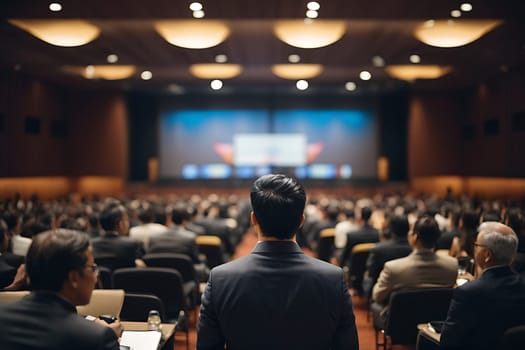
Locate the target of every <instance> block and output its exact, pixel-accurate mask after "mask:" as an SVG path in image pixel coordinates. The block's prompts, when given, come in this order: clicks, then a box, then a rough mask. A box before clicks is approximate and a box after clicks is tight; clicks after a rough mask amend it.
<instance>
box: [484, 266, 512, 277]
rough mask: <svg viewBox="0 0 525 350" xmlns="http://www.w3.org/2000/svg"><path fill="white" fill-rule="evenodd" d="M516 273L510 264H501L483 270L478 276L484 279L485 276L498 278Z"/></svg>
mask: <svg viewBox="0 0 525 350" xmlns="http://www.w3.org/2000/svg"><path fill="white" fill-rule="evenodd" d="M514 274H516V273H515V272H514V271H512V269H511V268H510V266H508V265H501V266H492V267H489V268H487V269H485V270H484V271H483V273H482V274H481V276H480V278H483V279H486V278H499V277H504V276H511V275H514Z"/></svg>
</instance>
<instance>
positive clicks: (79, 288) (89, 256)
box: [26, 229, 97, 305]
mask: <svg viewBox="0 0 525 350" xmlns="http://www.w3.org/2000/svg"><path fill="white" fill-rule="evenodd" d="M94 266H95V264H94V258H93V253H92V251H91V247H90V245H89V236H88V235H87V234H85V233H82V232H78V231H73V230H65V229H57V230H52V231H46V232H43V233H41V234H39V235H37V236H36V237H35V238H33V241H32V243H31V246H30V247H29V250H28V252H27V257H26V271H27V274H28V276H29V281H30V286H31V289H32V290H37V291H38V290H43V291H51V292H58V293H60V294H61V295H62V296H64V297H65V298H66V299H68V300H69V301H70V302H71V303H72V304H73V305H84V304H87V303H89V300H90V298H91V292H92V291H93V288H94V287H95V284H96V281H97V274H96V272H95V271H94Z"/></svg>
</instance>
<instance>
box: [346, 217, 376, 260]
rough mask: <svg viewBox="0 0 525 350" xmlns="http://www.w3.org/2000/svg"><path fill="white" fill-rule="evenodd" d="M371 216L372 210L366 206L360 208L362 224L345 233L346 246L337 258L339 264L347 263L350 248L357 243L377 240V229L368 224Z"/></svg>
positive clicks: (350, 252) (350, 251)
mask: <svg viewBox="0 0 525 350" xmlns="http://www.w3.org/2000/svg"><path fill="white" fill-rule="evenodd" d="M371 216H372V210H371V209H370V208H368V207H364V208H362V209H361V222H362V226H361V227H360V228H359V229H357V230H355V231H350V232H348V233H347V235H346V236H347V238H346V246H345V248H344V249H343V253H342V254H341V258H340V259H339V266H345V265H346V264H348V260H349V259H350V254H352V248H353V247H354V246H355V245H357V244H359V243H376V242H379V231H377V230H376V229H375V228H374V227H372V225H370V223H369V221H370V217H371Z"/></svg>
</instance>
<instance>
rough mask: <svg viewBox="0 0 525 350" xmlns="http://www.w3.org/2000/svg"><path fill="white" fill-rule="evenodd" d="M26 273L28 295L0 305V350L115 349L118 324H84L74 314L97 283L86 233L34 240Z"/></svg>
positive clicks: (45, 235)
mask: <svg viewBox="0 0 525 350" xmlns="http://www.w3.org/2000/svg"><path fill="white" fill-rule="evenodd" d="M26 271H27V275H28V277H29V281H30V286H31V290H32V292H31V294H29V295H28V296H26V297H24V298H22V299H21V300H19V301H17V302H14V303H6V304H1V305H0V325H1V329H2V336H1V337H0V349H2V350H12V349H13V350H14V349H24V350H30V349H31V350H32V349H39V350H45V349H49V350H50V349H53V350H66V349H77V350H80V349H82V350H99V349H100V350H102V349H104V350H105V349H108V350H109V349H112V350H118V349H119V345H118V341H117V334H120V332H121V325H120V322H118V321H116V322H114V323H112V324H111V325H108V324H106V323H105V322H104V321H101V320H97V321H95V322H90V321H88V320H86V319H84V318H83V317H81V316H79V315H77V313H76V308H75V306H77V305H85V304H88V303H89V300H90V299H91V293H92V292H93V288H94V287H95V284H96V282H97V266H96V265H95V263H94V258H93V252H92V250H91V246H90V245H89V236H88V235H87V234H84V233H81V232H76V231H71V230H62V229H60V230H53V231H47V232H44V233H41V234H39V235H37V236H35V237H34V238H33V242H32V244H31V247H30V248H29V251H28V253H27V257H26Z"/></svg>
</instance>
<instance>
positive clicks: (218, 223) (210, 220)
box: [193, 203, 235, 256]
mask: <svg viewBox="0 0 525 350" xmlns="http://www.w3.org/2000/svg"><path fill="white" fill-rule="evenodd" d="M219 211H220V207H219V204H218V203H212V204H210V206H209V207H208V208H207V209H206V210H205V212H204V214H205V216H201V217H197V218H196V219H195V220H194V221H193V222H194V224H196V225H199V226H202V227H204V229H205V230H206V234H207V235H212V236H217V237H219V238H220V239H221V241H222V246H223V248H224V250H225V252H226V253H227V254H228V256H230V255H232V254H233V253H234V251H235V245H234V243H233V239H232V234H231V231H232V230H231V228H230V227H229V226H228V224H227V222H226V220H224V219H223V218H221V217H220V216H219Z"/></svg>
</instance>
